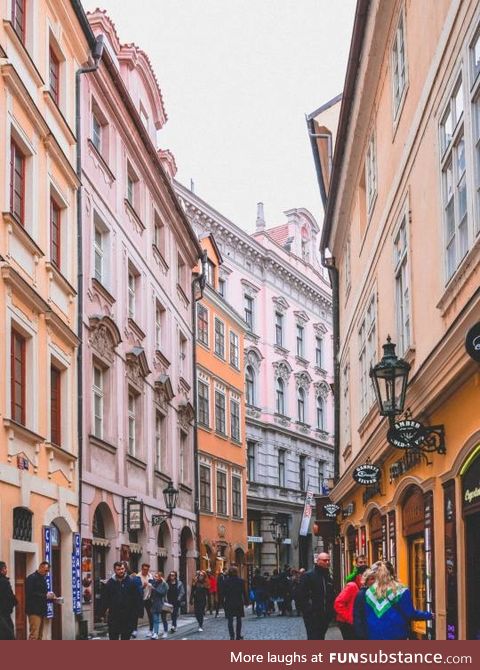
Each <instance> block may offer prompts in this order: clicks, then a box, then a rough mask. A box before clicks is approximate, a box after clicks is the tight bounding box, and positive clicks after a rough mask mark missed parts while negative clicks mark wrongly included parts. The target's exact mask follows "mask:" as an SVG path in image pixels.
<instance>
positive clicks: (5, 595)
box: [0, 575, 17, 616]
mask: <svg viewBox="0 0 480 670" xmlns="http://www.w3.org/2000/svg"><path fill="white" fill-rule="evenodd" d="M16 605H17V599H16V598H15V594H14V593H13V591H12V587H11V586H10V580H9V579H8V577H5V575H0V616H10V614H11V613H12V612H13V608H14V607H15V606H16Z"/></svg>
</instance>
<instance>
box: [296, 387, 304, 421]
mask: <svg viewBox="0 0 480 670" xmlns="http://www.w3.org/2000/svg"><path fill="white" fill-rule="evenodd" d="M297 419H298V421H299V422H300V423H305V391H304V390H303V389H302V387H300V388H299V389H298V390H297Z"/></svg>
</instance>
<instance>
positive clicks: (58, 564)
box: [50, 523, 63, 640]
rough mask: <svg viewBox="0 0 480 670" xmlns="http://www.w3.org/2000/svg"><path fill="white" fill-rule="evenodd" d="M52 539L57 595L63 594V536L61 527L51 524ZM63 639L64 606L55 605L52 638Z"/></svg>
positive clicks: (53, 571) (52, 574) (53, 588)
mask: <svg viewBox="0 0 480 670" xmlns="http://www.w3.org/2000/svg"><path fill="white" fill-rule="evenodd" d="M50 540H51V543H52V564H51V579H52V591H53V592H54V593H55V595H56V596H61V595H62V591H63V590H62V536H61V533H60V529H59V527H58V526H57V525H56V524H55V523H52V524H51V525H50ZM61 639H62V606H61V605H57V604H54V605H53V619H52V640H61Z"/></svg>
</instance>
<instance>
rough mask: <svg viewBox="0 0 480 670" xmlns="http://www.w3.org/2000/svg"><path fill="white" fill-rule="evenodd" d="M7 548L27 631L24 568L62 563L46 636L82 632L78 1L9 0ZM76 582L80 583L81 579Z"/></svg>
mask: <svg viewBox="0 0 480 670" xmlns="http://www.w3.org/2000/svg"><path fill="white" fill-rule="evenodd" d="M1 15H2V22H1V25H0V124H1V132H0V156H1V160H0V204H1V211H2V214H1V216H2V225H1V228H0V341H1V343H2V344H1V347H0V366H1V369H2V371H3V372H2V377H1V383H0V414H1V416H2V423H1V426H0V557H1V559H2V560H4V561H6V563H7V565H8V569H9V575H10V577H11V580H12V583H14V584H15V591H16V596H17V599H18V602H19V604H18V606H17V607H16V609H15V629H16V637H17V639H25V638H26V637H28V624H27V622H26V616H25V579H26V576H27V575H28V574H30V573H32V572H34V571H35V570H36V569H37V567H38V565H39V563H40V561H42V560H49V561H50V563H51V582H50V586H51V589H52V590H53V591H54V592H55V593H56V594H57V595H58V596H62V597H63V598H64V604H63V605H54V606H53V607H52V608H51V609H50V610H49V625H48V627H47V631H46V636H47V637H51V638H53V639H61V638H66V639H68V638H70V639H73V638H74V637H75V611H78V598H77V596H78V594H77V595H75V594H76V592H75V589H74V585H73V584H72V560H75V559H72V552H74V551H75V545H76V544H77V547H78V538H79V536H78V533H79V523H78V485H79V469H78V441H77V403H76V384H77V364H76V354H77V346H78V339H77V335H76V330H77V316H76V310H77V262H76V261H77V253H76V237H77V218H76V217H77V209H76V193H77V188H78V184H79V181H78V178H77V174H76V137H75V132H76V131H75V72H76V71H77V70H78V69H79V68H80V67H81V66H82V65H84V64H86V63H87V62H88V61H89V59H90V47H91V46H92V45H93V35H92V34H91V33H90V31H89V30H88V26H86V22H85V16H84V14H83V10H82V9H81V7H80V6H79V4H78V3H76V2H67V1H66V0H65V1H60V0H55V1H53V2H43V1H42V0H39V1H38V2H35V3H32V2H25V1H22V0H8V2H3V3H2V9H1ZM75 588H76V585H75Z"/></svg>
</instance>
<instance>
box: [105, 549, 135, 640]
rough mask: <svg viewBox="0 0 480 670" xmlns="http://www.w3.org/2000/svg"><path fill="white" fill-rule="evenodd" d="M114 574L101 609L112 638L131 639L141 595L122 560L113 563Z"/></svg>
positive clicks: (109, 635) (108, 584)
mask: <svg viewBox="0 0 480 670" xmlns="http://www.w3.org/2000/svg"><path fill="white" fill-rule="evenodd" d="M113 572H114V576H113V577H110V579H109V580H108V581H107V583H106V584H105V587H104V589H103V591H102V600H101V605H100V611H101V613H102V615H103V616H106V617H107V623H108V637H109V639H110V640H118V639H119V638H120V639H121V640H129V639H130V637H131V635H132V631H133V629H134V627H135V623H136V620H137V617H138V611H139V608H140V604H141V595H140V593H139V590H138V587H137V585H136V584H135V582H134V581H133V579H131V578H130V577H129V576H128V575H127V570H126V568H125V565H124V564H123V563H121V562H120V561H115V563H114V564H113Z"/></svg>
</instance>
